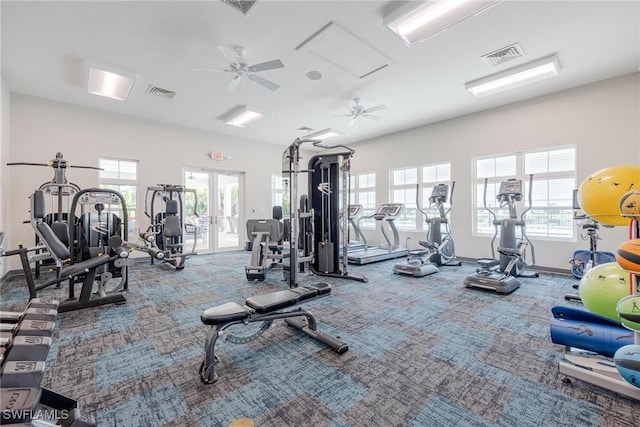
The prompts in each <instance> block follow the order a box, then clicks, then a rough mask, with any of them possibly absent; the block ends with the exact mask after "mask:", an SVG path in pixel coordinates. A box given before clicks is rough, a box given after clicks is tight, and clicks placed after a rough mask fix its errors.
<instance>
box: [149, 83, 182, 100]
mask: <svg viewBox="0 0 640 427" xmlns="http://www.w3.org/2000/svg"><path fill="white" fill-rule="evenodd" d="M147 93H148V94H149V95H154V96H159V97H161V98H167V99H171V98H173V97H174V96H176V93H175V92H172V91H170V90H167V89H162V88H159V87H157V86H153V85H151V86H149V88H148V89H147Z"/></svg>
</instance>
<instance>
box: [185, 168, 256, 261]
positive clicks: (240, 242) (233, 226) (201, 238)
mask: <svg viewBox="0 0 640 427" xmlns="http://www.w3.org/2000/svg"><path fill="white" fill-rule="evenodd" d="M184 183H185V187H186V188H193V189H195V190H196V192H197V194H198V207H197V208H196V209H197V212H196V213H197V214H198V219H197V222H198V227H196V231H195V233H194V235H193V238H196V239H197V240H198V241H197V244H196V250H197V251H198V252H201V253H206V252H223V251H232V250H239V249H242V248H243V246H244V218H243V214H242V212H243V208H244V206H243V205H244V173H243V172H233V171H222V170H203V169H198V168H185V170H184ZM188 207H189V208H191V210H193V208H192V207H191V206H188ZM188 213H189V212H187V213H186V214H188Z"/></svg>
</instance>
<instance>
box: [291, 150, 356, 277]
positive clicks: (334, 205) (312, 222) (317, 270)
mask: <svg viewBox="0 0 640 427" xmlns="http://www.w3.org/2000/svg"><path fill="white" fill-rule="evenodd" d="M304 143H312V144H313V145H314V146H315V147H318V148H323V149H332V148H342V149H346V151H342V152H332V153H328V154H322V155H316V156H313V157H312V158H311V159H309V163H308V167H307V169H302V168H301V166H300V147H301V145H302V144H304ZM353 154H354V151H353V150H351V149H350V148H348V147H345V146H342V145H337V146H326V145H322V141H320V140H313V139H296V140H295V141H294V142H293V143H292V144H291V145H290V146H289V147H287V149H286V150H285V151H284V153H283V154H282V174H283V178H284V181H285V183H286V184H287V185H288V186H289V206H290V214H289V218H288V221H286V223H287V224H288V226H285V229H286V230H287V232H286V233H285V240H286V241H288V242H289V245H288V252H287V253H286V254H284V257H283V259H284V261H285V265H284V272H285V276H287V275H288V277H285V279H286V280H287V281H288V282H289V286H290V287H292V288H293V287H296V286H297V274H298V273H302V272H304V271H305V270H306V269H307V268H308V270H309V271H310V272H311V273H313V274H316V275H320V276H329V277H336V278H341V279H351V280H358V281H361V282H366V281H367V279H366V277H361V276H353V275H350V274H349V273H348V270H347V260H346V258H345V257H344V254H346V253H347V247H348V243H349V236H348V232H345V231H346V230H348V218H347V216H346V215H340V211H342V212H347V211H348V206H347V201H348V200H349V178H350V168H351V157H352V156H353ZM302 173H304V174H307V183H308V189H309V192H308V195H304V194H303V195H299V194H298V176H299V175H300V174H302ZM340 248H342V251H340ZM341 254H343V256H341Z"/></svg>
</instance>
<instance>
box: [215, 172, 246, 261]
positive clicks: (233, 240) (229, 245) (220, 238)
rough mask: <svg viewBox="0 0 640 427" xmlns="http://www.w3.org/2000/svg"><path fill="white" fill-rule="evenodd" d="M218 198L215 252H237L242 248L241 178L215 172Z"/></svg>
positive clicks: (232, 174)
mask: <svg viewBox="0 0 640 427" xmlns="http://www.w3.org/2000/svg"><path fill="white" fill-rule="evenodd" d="M214 175H215V176H214V179H215V183H216V188H217V191H216V196H217V212H218V214H217V219H216V221H215V222H216V224H217V227H216V230H215V231H216V235H217V238H216V239H215V243H216V244H215V248H214V250H215V251H226V250H237V249H240V248H241V247H242V244H241V243H242V241H241V239H240V236H241V235H242V227H243V225H244V221H243V220H242V218H241V215H240V212H241V206H240V201H241V200H242V199H241V198H240V177H241V175H240V174H239V173H236V172H218V171H216V172H214Z"/></svg>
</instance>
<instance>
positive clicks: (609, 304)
mask: <svg viewBox="0 0 640 427" xmlns="http://www.w3.org/2000/svg"><path fill="white" fill-rule="evenodd" d="M578 289H579V291H580V299H581V300H582V303H583V304H584V306H585V307H586V308H587V310H589V311H590V312H592V313H594V314H599V315H600V316H604V317H607V318H609V319H611V320H614V321H616V322H619V321H620V319H619V318H618V312H617V311H616V305H617V304H618V301H620V300H621V299H622V298H624V297H625V296H627V295H629V273H627V272H626V271H624V270H623V269H622V268H621V267H620V266H619V265H618V263H617V262H607V263H605V264H600V265H596V266H595V267H593V268H592V269H591V270H589V271H587V272H586V273H585V274H584V276H582V279H580V286H579V288H578Z"/></svg>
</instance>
